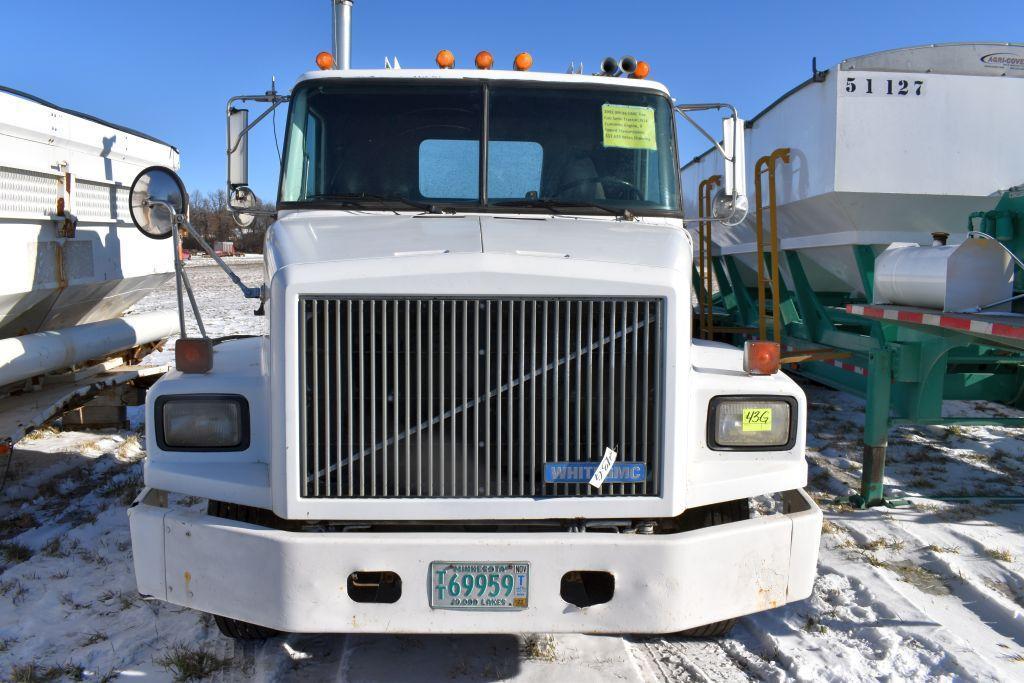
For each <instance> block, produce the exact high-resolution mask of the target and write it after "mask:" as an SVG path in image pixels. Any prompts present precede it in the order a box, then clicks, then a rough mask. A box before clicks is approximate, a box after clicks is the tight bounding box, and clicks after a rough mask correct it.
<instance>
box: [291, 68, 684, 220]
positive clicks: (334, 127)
mask: <svg viewBox="0 0 1024 683" xmlns="http://www.w3.org/2000/svg"><path fill="white" fill-rule="evenodd" d="M382 81H383V79H376V80H373V79H365V80H363V79H360V80H352V81H348V80H343V79H338V80H326V81H324V82H322V83H320V82H310V83H308V84H304V85H302V86H300V87H299V88H297V89H296V92H295V94H294V96H293V98H292V103H291V109H290V112H289V123H288V140H287V143H286V147H287V149H286V151H285V158H284V165H283V177H282V182H281V201H282V202H288V203H302V202H317V203H318V204H320V205H322V204H325V203H330V202H332V201H337V202H339V203H344V202H346V201H347V202H349V204H348V205H350V206H351V205H352V202H353V201H358V203H359V205H361V206H364V207H366V208H380V207H382V206H383V207H385V208H395V209H397V208H406V209H408V208H409V204H405V205H403V204H402V200H405V201H407V202H418V203H421V204H429V205H430V206H434V207H439V208H444V207H448V206H450V207H451V208H453V209H457V210H469V209H476V210H481V211H511V210H514V209H520V208H523V207H527V208H528V210H541V211H547V210H551V209H553V208H555V207H556V206H557V205H559V204H560V205H562V206H565V207H572V208H573V213H584V214H599V215H607V214H608V213H609V210H612V211H613V212H617V211H625V210H629V211H631V212H633V213H635V214H639V215H643V214H644V213H649V214H658V213H664V212H678V211H679V179H678V170H677V168H676V154H675V141H674V137H673V136H674V132H673V125H672V124H673V121H672V107H671V104H670V103H669V100H668V98H667V97H665V96H664V95H662V94H660V93H657V92H652V91H647V90H643V89H638V88H634V87H624V86H623V85H618V86H615V85H609V86H604V87H602V86H590V85H586V86H584V85H582V84H575V83H569V84H564V85H562V84H558V85H556V84H548V83H533V82H522V83H520V82H489V83H486V84H485V83H481V82H472V81H471V80H469V79H465V80H459V81H458V82H447V81H441V80H439V79H415V80H395V81H390V82H382ZM485 92H486V93H489V94H488V95H486V96H487V97H488V98H489V103H488V106H487V110H488V112H489V120H488V121H487V126H486V128H487V131H488V140H487V145H488V148H487V169H486V173H487V178H486V179H484V180H485V182H486V183H487V205H486V206H483V205H482V204H481V199H480V184H481V178H480V171H481V169H480V161H481V160H480V155H481V142H482V140H483V137H484V128H485V126H484V121H483V118H484V113H483V112H484V98H485ZM531 203H532V204H531ZM577 209H578V211H577ZM556 210H557V209H556Z"/></svg>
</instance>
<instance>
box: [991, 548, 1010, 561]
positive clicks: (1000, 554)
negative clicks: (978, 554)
mask: <svg viewBox="0 0 1024 683" xmlns="http://www.w3.org/2000/svg"><path fill="white" fill-rule="evenodd" d="M985 554H987V555H988V556H989V557H991V558H992V559H993V560H999V561H1000V562H1013V553H1011V552H1010V551H1009V550H1007V549H1006V548H986V549H985Z"/></svg>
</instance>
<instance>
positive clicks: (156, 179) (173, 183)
mask: <svg viewBox="0 0 1024 683" xmlns="http://www.w3.org/2000/svg"><path fill="white" fill-rule="evenodd" d="M187 203H188V195H186V194H185V185H184V184H183V183H182V182H181V178H179V177H178V174H177V173H175V172H174V171H172V170H171V169H169V168H164V167H163V166H152V167H150V168H147V169H146V170H144V171H143V172H142V173H140V174H139V175H138V176H136V178H135V182H133V183H132V189H131V199H130V201H129V204H128V208H129V210H130V211H131V215H132V222H133V223H135V227H136V228H138V229H139V232H141V233H142V234H143V235H145V236H146V237H151V238H153V239H155V240H162V239H166V238H167V237H170V236H171V232H172V230H174V224H175V220H174V218H175V215H178V214H183V213H185V209H186V206H187Z"/></svg>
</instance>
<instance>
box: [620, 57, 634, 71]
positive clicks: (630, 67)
mask: <svg viewBox="0 0 1024 683" xmlns="http://www.w3.org/2000/svg"><path fill="white" fill-rule="evenodd" d="M619 71H621V72H622V73H624V74H626V75H627V76H632V75H633V72H634V71H636V58H635V57H632V56H630V55H626V56H625V57H623V58H622V59H620V60H619Z"/></svg>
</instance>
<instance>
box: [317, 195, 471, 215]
mask: <svg viewBox="0 0 1024 683" xmlns="http://www.w3.org/2000/svg"><path fill="white" fill-rule="evenodd" d="M306 199H307V200H308V201H326V202H338V203H341V204H343V205H345V206H351V207H353V208H357V209H365V208H366V202H397V203H399V204H404V205H405V206H408V207H409V208H411V209H416V210H418V211H423V212H424V213H446V210H444V209H439V208H438V207H437V206H435V205H433V204H426V203H423V202H417V201H413V200H411V199H406V198H405V197H385V196H383V195H379V194H367V193H365V192H353V193H350V194H330V193H324V194H314V195H310V196H308V197H306ZM447 213H455V211H454V210H453V209H448V210H447Z"/></svg>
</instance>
